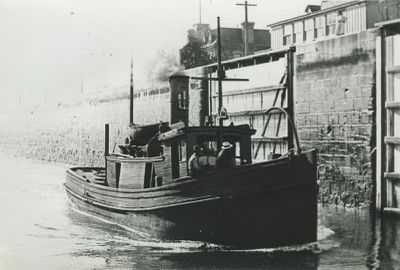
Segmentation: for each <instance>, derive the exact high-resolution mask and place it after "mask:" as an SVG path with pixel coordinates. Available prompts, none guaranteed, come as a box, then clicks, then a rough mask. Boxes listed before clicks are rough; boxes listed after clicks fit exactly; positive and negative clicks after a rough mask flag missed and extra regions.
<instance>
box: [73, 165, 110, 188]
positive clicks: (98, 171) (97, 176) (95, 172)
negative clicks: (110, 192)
mask: <svg viewBox="0 0 400 270" xmlns="http://www.w3.org/2000/svg"><path fill="white" fill-rule="evenodd" d="M74 171H75V172H76V173H77V174H78V175H80V176H82V177H83V178H85V179H86V182H88V183H94V184H98V185H102V186H107V182H106V181H105V180H106V177H105V176H106V170H105V169H104V168H77V169H75V170H74Z"/></svg>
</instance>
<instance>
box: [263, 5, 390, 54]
mask: <svg viewBox="0 0 400 270" xmlns="http://www.w3.org/2000/svg"><path fill="white" fill-rule="evenodd" d="M383 2H385V1H378V0H356V1H349V0H342V1H337V0H325V1H322V2H321V6H314V5H309V6H307V8H306V10H305V11H306V14H304V15H301V16H298V17H294V18H290V19H286V20H283V21H280V22H276V23H273V24H270V25H269V27H270V31H271V47H272V49H279V48H282V47H285V46H292V45H298V44H303V43H306V42H311V41H315V40H321V39H325V38H329V37H334V36H335V27H336V17H337V13H338V11H342V12H343V15H344V16H346V18H347V21H346V22H345V28H344V34H345V35H346V34H352V33H359V32H362V31H365V30H367V29H371V28H374V25H375V23H377V22H380V21H383V20H385V15H384V14H383V12H382V3H383Z"/></svg>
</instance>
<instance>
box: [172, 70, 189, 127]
mask: <svg viewBox="0 0 400 270" xmlns="http://www.w3.org/2000/svg"><path fill="white" fill-rule="evenodd" d="M169 86H170V100H171V124H173V123H176V122H179V121H182V122H183V123H185V126H188V124H189V76H187V75H185V74H182V73H174V74H172V75H171V76H170V77H169Z"/></svg>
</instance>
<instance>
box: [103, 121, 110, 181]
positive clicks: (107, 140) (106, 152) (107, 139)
mask: <svg viewBox="0 0 400 270" xmlns="http://www.w3.org/2000/svg"><path fill="white" fill-rule="evenodd" d="M104 140H105V142H104V165H105V180H106V181H107V156H109V155H110V150H109V149H110V147H109V143H110V125H109V124H105V127H104Z"/></svg>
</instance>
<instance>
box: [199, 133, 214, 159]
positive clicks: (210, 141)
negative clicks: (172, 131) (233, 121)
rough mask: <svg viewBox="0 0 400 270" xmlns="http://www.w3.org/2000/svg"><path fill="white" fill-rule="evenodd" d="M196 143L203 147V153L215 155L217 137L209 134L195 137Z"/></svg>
mask: <svg viewBox="0 0 400 270" xmlns="http://www.w3.org/2000/svg"><path fill="white" fill-rule="evenodd" d="M197 144H198V145H200V146H201V147H202V148H203V149H204V153H207V154H212V155H216V154H217V153H218V147H217V138H216V137H215V136H211V135H201V136H198V137H197Z"/></svg>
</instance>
